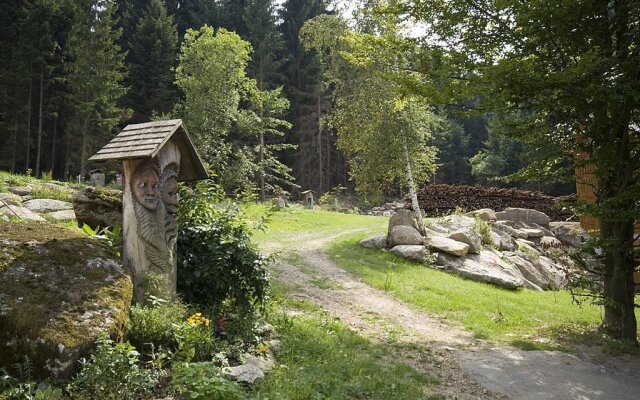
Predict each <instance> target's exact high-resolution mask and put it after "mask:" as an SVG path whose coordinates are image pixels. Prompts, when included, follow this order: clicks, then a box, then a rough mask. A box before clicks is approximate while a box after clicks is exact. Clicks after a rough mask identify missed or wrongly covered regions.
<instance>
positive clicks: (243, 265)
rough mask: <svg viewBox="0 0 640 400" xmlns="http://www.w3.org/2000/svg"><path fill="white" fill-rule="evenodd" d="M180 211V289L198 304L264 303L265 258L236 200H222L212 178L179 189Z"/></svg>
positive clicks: (243, 305)
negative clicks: (192, 187) (190, 188)
mask: <svg viewBox="0 0 640 400" xmlns="http://www.w3.org/2000/svg"><path fill="white" fill-rule="evenodd" d="M181 197H182V200H181V204H180V209H179V213H178V227H179V234H178V265H179V267H178V292H179V293H180V294H181V295H182V296H183V298H184V300H185V301H186V302H188V303H190V304H194V305H198V306H199V307H200V308H203V309H208V308H212V309H214V310H219V308H220V307H221V305H222V303H223V302H224V301H225V300H227V301H232V302H233V303H234V304H235V305H237V306H239V307H240V308H242V309H244V310H247V311H250V310H251V309H253V308H255V307H256V306H261V305H263V304H264V303H265V301H266V300H267V297H268V290H269V274H268V272H267V268H266V267H267V264H268V259H267V258H266V257H264V256H263V255H261V254H260V252H259V251H258V249H257V247H256V246H255V245H254V244H253V243H251V237H250V234H249V227H248V226H247V224H246V223H245V221H244V220H243V219H242V216H241V214H240V211H239V210H238V208H237V207H236V206H235V204H225V203H224V198H223V195H222V191H221V189H220V187H219V186H218V185H216V184H214V183H213V182H211V181H204V182H200V183H198V185H197V186H196V188H195V190H193V191H189V190H183V191H182V192H181Z"/></svg>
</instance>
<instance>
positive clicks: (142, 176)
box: [132, 164, 160, 210]
mask: <svg viewBox="0 0 640 400" xmlns="http://www.w3.org/2000/svg"><path fill="white" fill-rule="evenodd" d="M146 166H147V168H142V169H138V170H136V175H135V177H134V178H133V181H132V185H133V187H132V190H133V195H134V197H135V198H136V200H137V201H138V203H140V204H142V205H143V206H144V207H145V208H146V209H148V210H155V209H156V208H157V207H158V194H159V193H158V185H159V183H160V179H159V177H158V172H157V171H156V168H154V166H153V165H149V164H147V165H146Z"/></svg>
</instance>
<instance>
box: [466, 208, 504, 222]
mask: <svg viewBox="0 0 640 400" xmlns="http://www.w3.org/2000/svg"><path fill="white" fill-rule="evenodd" d="M464 215H466V216H467V217H471V218H476V217H477V218H480V219H481V220H483V221H495V220H496V213H495V211H493V210H492V209H490V208H481V209H479V210H474V211H469V212H468V213H465V214H464Z"/></svg>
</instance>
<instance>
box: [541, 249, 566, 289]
mask: <svg viewBox="0 0 640 400" xmlns="http://www.w3.org/2000/svg"><path fill="white" fill-rule="evenodd" d="M533 264H534V265H535V266H536V268H537V269H538V271H540V273H542V274H543V275H544V276H545V277H546V278H547V281H548V282H549V285H550V287H551V288H553V289H562V288H564V287H565V286H566V284H567V274H566V273H565V272H564V271H563V270H562V268H560V267H558V266H557V265H556V264H555V262H554V261H553V260H552V259H550V258H549V257H546V256H540V257H538V259H537V260H535V262H534V263H533Z"/></svg>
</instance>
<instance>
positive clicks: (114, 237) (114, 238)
mask: <svg viewBox="0 0 640 400" xmlns="http://www.w3.org/2000/svg"><path fill="white" fill-rule="evenodd" d="M82 231H83V232H84V233H86V234H87V235H89V236H91V237H93V238H94V239H97V240H100V241H102V242H104V243H106V244H107V245H108V246H109V247H110V248H111V250H112V251H113V254H115V255H116V256H117V257H120V256H121V255H122V228H121V227H120V224H119V223H116V225H115V226H114V227H113V228H112V229H109V228H108V227H107V228H102V229H100V227H99V226H98V227H96V229H93V228H92V227H90V226H89V225H87V224H82Z"/></svg>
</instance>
